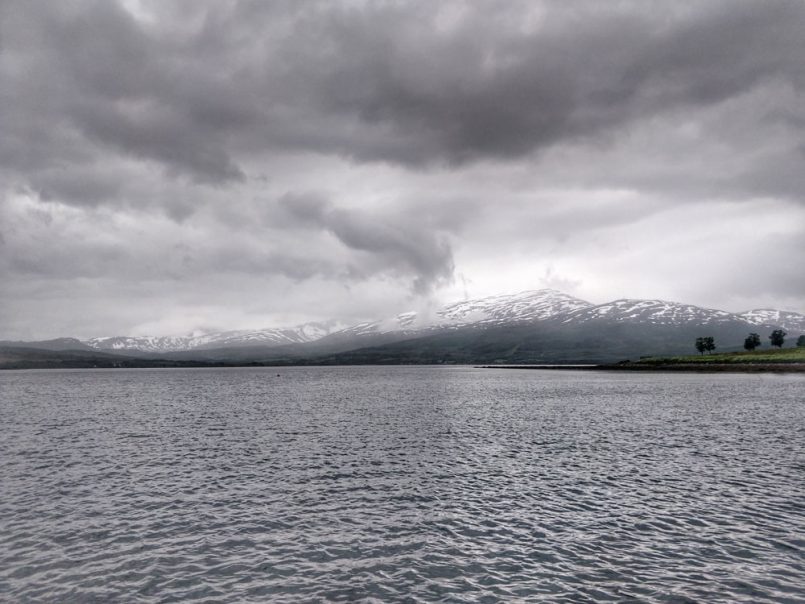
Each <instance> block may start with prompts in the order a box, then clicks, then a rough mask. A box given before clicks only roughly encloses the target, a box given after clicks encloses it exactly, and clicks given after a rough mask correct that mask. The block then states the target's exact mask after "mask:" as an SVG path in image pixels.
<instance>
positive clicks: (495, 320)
mask: <svg viewBox="0 0 805 604" xmlns="http://www.w3.org/2000/svg"><path fill="white" fill-rule="evenodd" d="M592 322H595V324H598V325H602V324H604V323H608V324H625V323H627V324H635V325H643V326H657V327H658V328H659V327H663V328H664V327H674V326H679V327H686V328H691V327H696V326H702V327H711V328H718V327H727V326H729V328H730V329H734V330H743V329H744V328H746V329H747V330H750V329H752V328H758V329H769V328H775V327H782V328H783V329H786V330H787V331H788V332H789V334H790V335H797V334H800V333H805V315H801V314H799V313H795V312H789V311H778V310H767V309H764V310H752V311H748V312H744V313H740V314H736V313H729V312H726V311H723V310H717V309H712V308H702V307H699V306H693V305H691V304H681V303H678V302H668V301H664V300H633V299H621V300H614V301H612V302H607V303H606V304H596V305H594V304H591V303H590V302H586V301H584V300H581V299H579V298H575V297H573V296H569V295H567V294H564V293H562V292H559V291H556V290H552V289H540V290H530V291H524V292H520V293H517V294H506V295H499V296H489V297H485V298H478V299H474V300H464V301H461V302H453V303H451V304H447V305H445V306H442V307H441V308H438V309H436V310H435V311H434V312H430V313H417V312H415V311H411V312H405V313H401V314H398V315H396V316H394V317H391V318H389V319H385V320H379V321H367V322H364V323H359V324H356V325H352V326H349V327H346V328H344V327H342V326H340V325H338V324H337V323H335V322H334V321H333V322H329V323H308V324H305V325H300V326H297V327H293V328H288V329H279V328H273V329H262V330H253V331H224V332H217V333H207V334H200V335H199V334H193V335H186V336H162V337H130V336H118V337H106V338H93V339H91V340H88V341H86V342H85V344H86V345H88V346H90V347H92V348H94V349H97V350H106V351H121V352H122V351H141V352H151V353H166V352H179V351H188V350H203V349H214V348H215V349H217V348H238V347H249V346H262V347H273V346H282V345H286V344H306V343H310V342H315V341H318V340H320V339H322V338H325V337H327V336H331V337H332V338H330V339H333V338H334V339H337V340H339V341H341V342H344V341H350V340H351V339H352V338H357V339H358V340H360V339H361V338H365V337H366V336H382V337H383V340H384V341H389V339H390V338H391V339H406V338H407V339H410V338H412V337H419V336H420V335H427V334H430V333H434V332H438V331H441V330H446V329H448V330H450V329H459V328H462V327H480V328H491V327H503V326H507V325H521V324H537V323H540V324H543V325H547V324H549V323H550V324H552V325H556V326H568V327H572V326H574V325H586V324H588V323H592ZM364 345H365V344H364Z"/></svg>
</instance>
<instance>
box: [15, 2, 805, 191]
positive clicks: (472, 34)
mask: <svg viewBox="0 0 805 604" xmlns="http://www.w3.org/2000/svg"><path fill="white" fill-rule="evenodd" d="M192 6H193V9H194V12H195V13H196V14H198V13H199V11H200V13H201V14H203V18H197V19H196V20H195V21H192V22H190V24H187V23H184V20H185V19H186V17H183V16H181V15H177V14H176V12H177V9H160V8H158V7H157V8H154V9H153V10H157V11H163V12H160V13H159V17H160V18H161V20H159V21H158V23H157V24H156V25H154V24H149V22H147V21H146V22H140V21H138V20H137V19H135V18H134V17H133V16H132V15H130V14H129V13H127V12H126V11H125V10H123V9H122V8H120V7H119V6H117V5H116V4H114V3H111V2H97V1H94V2H93V1H87V2H75V3H69V4H67V5H66V7H62V5H61V3H60V4H58V5H54V4H53V3H45V2H24V3H23V2H16V3H15V2H12V3H9V4H8V5H7V7H6V13H7V14H8V15H9V16H11V17H12V18H10V19H6V20H5V21H6V23H7V24H6V26H5V27H4V29H3V33H2V35H3V39H4V46H5V47H6V48H8V49H10V52H8V51H7V57H6V59H4V62H5V66H6V68H5V69H4V70H3V73H4V79H6V80H7V82H6V83H7V84H8V85H9V86H13V87H15V88H16V89H18V90H19V91H20V94H21V95H23V96H27V97H28V98H26V99H24V102H22V103H19V102H18V103H14V105H15V112H17V113H18V114H20V115H17V116H15V119H16V118H18V117H19V118H22V121H23V122H24V123H25V122H30V121H31V116H30V115H28V114H27V109H26V107H27V106H28V101H31V100H32V99H31V98H30V97H31V95H42V94H44V95H49V96H51V97H53V99H51V100H49V101H47V102H44V103H43V102H42V101H41V100H37V101H36V104H37V105H40V107H39V108H38V109H37V115H38V116H39V117H40V118H44V119H49V120H51V124H49V125H50V126H53V127H55V126H56V125H57V123H60V122H63V121H64V120H65V119H66V120H67V125H68V129H69V127H72V128H73V129H75V130H76V131H77V132H78V133H80V135H81V136H83V137H84V138H85V139H86V140H85V142H84V145H91V144H92V143H93V142H97V143H100V144H101V146H102V148H109V149H114V150H115V151H118V152H121V153H128V154H131V155H132V156H135V157H140V158H144V159H148V160H152V161H155V162H157V163H158V164H159V165H162V166H164V167H166V168H167V169H168V170H169V171H171V172H173V173H178V174H188V175H190V176H191V177H192V178H193V179H194V180H196V181H199V182H204V183H222V182H227V181H231V180H238V179H242V178H243V177H244V172H243V169H242V167H241V166H240V164H241V162H242V159H243V158H245V157H248V156H249V155H250V154H253V153H266V152H272V150H278V149H303V150H313V151H315V152H319V153H322V152H323V153H335V154H340V155H344V156H347V157H351V158H354V159H356V160H359V161H375V160H378V159H379V160H388V161H393V162H402V163H404V164H407V165H412V166H416V165H421V164H429V163H434V162H436V163H441V162H446V163H448V164H453V165H455V164H459V163H462V162H465V161H469V160H474V159H482V158H490V157H491V158H511V157H517V156H522V155H525V154H529V153H531V152H533V151H535V150H539V149H542V148H545V147H548V146H551V145H553V144H555V143H556V142H558V141H563V140H572V139H577V138H579V137H581V138H585V137H592V136H597V135H599V134H601V133H605V132H607V131H609V130H610V129H612V128H613V127H615V126H619V125H623V124H627V123H629V122H630V121H633V120H637V119H642V118H645V117H651V116H652V115H655V114H657V113H658V112H663V111H666V110H668V109H669V108H673V107H678V106H689V107H697V106H707V105H711V104H714V103H718V102H721V101H723V100H725V99H728V98H731V97H734V96H736V95H740V94H742V93H743V92H746V91H747V90H750V89H751V88H753V87H755V86H758V85H760V84H761V83H763V82H765V81H770V80H774V79H781V80H784V81H786V82H788V83H790V84H791V85H792V86H794V87H795V88H796V89H797V90H800V91H801V90H802V89H803V84H804V83H805V76H804V75H803V69H804V68H803V65H802V61H801V57H802V56H805V42H804V41H803V38H802V36H801V31H802V30H803V29H805V5H803V4H801V3H793V2H785V1H783V0H779V1H770V2H763V3H759V2H720V1H711V2H696V3H692V2H691V3H668V4H654V3H652V4H650V5H647V4H645V3H628V2H627V3H618V4H611V5H610V4H607V5H602V4H600V3H573V4H570V5H560V4H556V3H538V4H534V3H531V2H523V3H511V2H506V3H497V2H484V3H480V4H478V5H474V6H473V7H472V10H464V11H463V14H462V15H460V16H459V17H457V18H455V19H454V22H453V23H452V24H451V25H450V26H449V27H444V26H443V25H440V22H439V19H438V18H437V17H438V15H436V14H435V12H438V11H439V10H445V6H441V5H440V7H434V6H433V5H432V4H431V3H405V4H396V3H380V2H369V3H366V4H360V5H355V6H344V5H339V4H336V5H332V4H328V3H320V2H299V3H292V4H286V3H278V4H277V3H252V2H237V3H227V4H220V3H216V4H212V3H211V4H206V5H204V6H203V7H202V8H199V7H198V4H193V5H192ZM451 6H458V7H461V6H462V5H460V4H458V5H451ZM535 8H536V9H537V10H538V11H541V12H543V13H544V16H543V17H542V21H539V20H538V23H537V25H535V26H534V27H533V28H532V31H524V29H523V23H522V21H523V15H524V14H525V13H526V12H527V11H528V10H534V9H535ZM459 13H461V11H459ZM20 32H23V33H20ZM22 65H24V66H25V67H26V69H25V71H24V76H22V75H21V73H22V71H21V70H20V66H22ZM21 78H24V80H25V81H23V80H21ZM54 99H56V100H54ZM42 110H44V113H43V112H42ZM31 128H32V129H36V126H35V125H33V124H32V125H31ZM73 134H75V133H73ZM23 136H24V134H23ZM42 136H46V135H44V134H43V135H42ZM18 138H19V137H18ZM5 151H6V154H7V153H8V149H6V150H5ZM25 152H26V151H25V150H23V153H25ZM38 152H39V153H42V152H44V151H43V150H42V149H41V148H40V149H39V150H38ZM54 152H59V153H68V150H67V149H65V148H64V145H56V147H55V151H54ZM54 159H55V158H54Z"/></svg>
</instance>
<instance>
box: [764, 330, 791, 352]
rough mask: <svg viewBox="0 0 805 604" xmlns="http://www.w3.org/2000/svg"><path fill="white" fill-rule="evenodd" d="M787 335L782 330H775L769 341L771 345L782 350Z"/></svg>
mask: <svg viewBox="0 0 805 604" xmlns="http://www.w3.org/2000/svg"><path fill="white" fill-rule="evenodd" d="M787 335H788V334H787V333H786V332H785V331H783V330H782V329H775V330H774V331H773V332H771V335H770V336H769V339H770V340H771V345H772V346H777V348H782V347H783V342H785V337H786V336H787Z"/></svg>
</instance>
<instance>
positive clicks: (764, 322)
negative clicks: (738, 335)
mask: <svg viewBox="0 0 805 604" xmlns="http://www.w3.org/2000/svg"><path fill="white" fill-rule="evenodd" d="M738 316H739V317H741V318H742V319H743V320H744V321H746V322H747V323H751V324H752V325H757V326H758V327H782V328H783V329H784V330H786V331H787V332H789V334H791V335H793V334H797V335H798V334H802V333H805V315H802V314H800V313H798V312H791V311H787V310H774V309H770V308H758V309H755V310H748V311H746V312H742V313H740V314H739V315H738Z"/></svg>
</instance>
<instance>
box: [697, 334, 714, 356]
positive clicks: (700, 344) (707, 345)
mask: <svg viewBox="0 0 805 604" xmlns="http://www.w3.org/2000/svg"><path fill="white" fill-rule="evenodd" d="M715 349H716V344H715V340H714V339H713V336H704V337H702V338H696V350H698V351H699V353H700V354H704V352H705V351H707V352H713V351H714V350H715Z"/></svg>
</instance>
